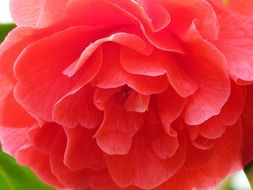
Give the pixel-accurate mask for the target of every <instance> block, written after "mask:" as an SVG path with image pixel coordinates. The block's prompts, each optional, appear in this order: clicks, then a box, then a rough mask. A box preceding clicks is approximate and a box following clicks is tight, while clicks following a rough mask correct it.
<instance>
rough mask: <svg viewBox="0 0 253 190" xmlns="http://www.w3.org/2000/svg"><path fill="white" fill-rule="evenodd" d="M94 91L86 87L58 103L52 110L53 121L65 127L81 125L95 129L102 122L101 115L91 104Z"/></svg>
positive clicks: (88, 86)
mask: <svg viewBox="0 0 253 190" xmlns="http://www.w3.org/2000/svg"><path fill="white" fill-rule="evenodd" d="M93 95H94V89H93V88H92V87H90V85H87V86H85V87H83V88H82V89H80V90H79V91H78V92H76V93H75V94H72V95H69V96H67V97H66V98H64V99H63V100H61V101H60V102H58V103H57V104H56V105H55V106H54V109H53V120H54V121H55V122H57V123H58V124H60V125H62V126H65V127H70V128H71V127H76V126H77V125H79V124H80V125H82V126H84V127H86V128H95V127H97V126H98V125H99V124H100V123H101V121H102V113H101V112H100V111H99V110H98V109H97V108H96V107H95V105H94V104H93Z"/></svg>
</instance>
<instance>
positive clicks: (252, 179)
mask: <svg viewBox="0 0 253 190" xmlns="http://www.w3.org/2000/svg"><path fill="white" fill-rule="evenodd" d="M244 173H245V174H246V176H247V178H248V181H249V184H250V187H251V189H253V161H252V162H251V163H249V164H248V165H247V166H246V167H245V168H244Z"/></svg>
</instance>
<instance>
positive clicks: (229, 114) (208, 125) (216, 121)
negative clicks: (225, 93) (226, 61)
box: [199, 83, 245, 139]
mask: <svg viewBox="0 0 253 190" xmlns="http://www.w3.org/2000/svg"><path fill="white" fill-rule="evenodd" d="M231 87H232V88H231V94H230V97H229V99H228V101H227V102H226V104H225V105H224V106H223V108H222V109H221V112H220V114H219V115H217V116H214V117H212V118H211V119H209V120H207V121H206V122H204V123H203V124H202V125H200V128H199V132H200V134H201V135H202V136H204V137H206V138H209V139H216V138H218V137H221V135H222V134H223V133H224V131H225V127H226V126H230V125H234V124H235V123H236V122H237V120H238V119H239V117H240V115H241V113H242V111H243V107H244V104H245V90H244V89H243V88H242V87H239V86H237V85H235V84H234V83H232V86H231Z"/></svg>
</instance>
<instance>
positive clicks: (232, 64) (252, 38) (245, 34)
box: [215, 10, 253, 84]
mask: <svg viewBox="0 0 253 190" xmlns="http://www.w3.org/2000/svg"><path fill="white" fill-rule="evenodd" d="M217 14H218V18H219V23H220V26H221V27H220V37H219V40H218V41H216V42H215V45H217V47H218V48H219V49H220V50H221V51H222V52H223V54H224V55H225V56H226V58H227V61H228V69H229V74H230V75H231V76H232V78H233V79H234V80H235V81H236V82H237V83H239V84H240V83H241V82H240V80H242V81H246V82H252V81H253V77H252V76H253V64H252V62H253V56H252V55H253V50H252V46H253V35H252V32H251V31H252V30H253V27H252V26H253V17H252V16H251V17H249V16H243V15H237V14H235V15H234V14H229V13H227V12H223V11H220V10H218V11H217ZM234 26H236V27H234Z"/></svg>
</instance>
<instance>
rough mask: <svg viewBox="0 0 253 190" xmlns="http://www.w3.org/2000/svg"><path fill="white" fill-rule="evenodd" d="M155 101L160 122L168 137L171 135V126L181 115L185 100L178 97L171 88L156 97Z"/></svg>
mask: <svg viewBox="0 0 253 190" xmlns="http://www.w3.org/2000/svg"><path fill="white" fill-rule="evenodd" d="M155 99H156V106H157V111H158V114H159V117H160V119H161V122H162V124H163V126H164V128H166V131H167V132H169V135H173V134H174V132H173V129H171V124H172V122H174V121H175V120H176V119H177V118H178V117H179V116H180V115H181V114H182V112H183V109H184V107H185V103H186V99H184V98H182V97H181V96H179V95H178V94H177V93H176V92H175V91H174V90H173V89H172V88H168V89H167V91H165V92H164V93H162V94H159V95H156V96H155Z"/></svg>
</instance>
